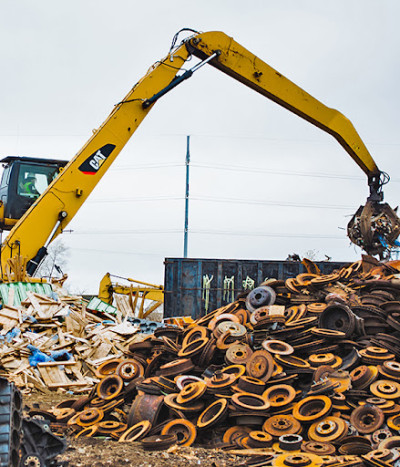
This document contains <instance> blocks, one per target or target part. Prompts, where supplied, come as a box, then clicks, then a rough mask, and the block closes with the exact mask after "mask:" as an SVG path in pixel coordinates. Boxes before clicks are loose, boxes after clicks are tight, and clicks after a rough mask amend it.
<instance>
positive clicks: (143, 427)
mask: <svg viewBox="0 0 400 467" xmlns="http://www.w3.org/2000/svg"><path fill="white" fill-rule="evenodd" d="M150 430H151V423H150V422H149V420H143V421H141V422H139V423H136V425H133V426H131V427H130V428H128V429H127V430H126V431H125V432H124V433H123V434H122V435H121V436H120V438H119V441H120V442H124V441H130V442H132V441H138V440H140V439H141V438H144V437H145V436H146V435H147V433H148V432H149V431H150Z"/></svg>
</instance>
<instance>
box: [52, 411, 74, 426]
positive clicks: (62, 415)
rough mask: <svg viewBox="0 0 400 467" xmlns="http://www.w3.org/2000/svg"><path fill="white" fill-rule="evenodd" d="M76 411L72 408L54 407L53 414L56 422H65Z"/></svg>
mask: <svg viewBox="0 0 400 467" xmlns="http://www.w3.org/2000/svg"><path fill="white" fill-rule="evenodd" d="M75 413H76V411H75V410H74V409H72V408H65V409H54V410H53V414H54V415H55V416H56V419H57V422H58V423H66V422H67V421H68V420H69V419H70V418H71V417H73V416H74V415H75Z"/></svg>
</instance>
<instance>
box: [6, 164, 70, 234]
mask: <svg viewBox="0 0 400 467" xmlns="http://www.w3.org/2000/svg"><path fill="white" fill-rule="evenodd" d="M67 162H68V161H62V160H57V159H39V158H36V157H13V156H9V157H6V158H4V159H2V160H0V163H1V164H2V165H3V175H2V178H1V183H0V229H1V230H11V229H12V227H13V226H14V225H15V224H16V223H17V221H18V220H19V219H20V218H21V217H22V216H23V214H24V213H25V212H26V211H27V210H28V209H29V208H30V207H31V205H32V204H33V203H34V202H35V200H36V199H37V198H39V196H40V195H41V194H42V193H43V192H44V191H45V190H46V188H47V187H48V186H49V184H50V183H51V182H52V181H53V180H54V179H55V178H56V177H57V175H58V174H59V173H60V171H61V170H62V168H63V167H64V166H65V165H66V164H67Z"/></svg>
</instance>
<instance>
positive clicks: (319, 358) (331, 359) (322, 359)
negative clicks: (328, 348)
mask: <svg viewBox="0 0 400 467" xmlns="http://www.w3.org/2000/svg"><path fill="white" fill-rule="evenodd" d="M308 361H309V362H310V365H311V366H313V367H314V368H315V367H318V366H321V365H332V363H335V361H336V359H335V355H333V353H314V354H311V355H310V356H309V357H308Z"/></svg>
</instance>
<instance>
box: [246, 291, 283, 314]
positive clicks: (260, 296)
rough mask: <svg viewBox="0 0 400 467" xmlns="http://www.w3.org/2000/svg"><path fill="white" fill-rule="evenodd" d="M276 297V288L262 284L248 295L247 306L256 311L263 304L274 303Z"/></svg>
mask: <svg viewBox="0 0 400 467" xmlns="http://www.w3.org/2000/svg"><path fill="white" fill-rule="evenodd" d="M275 299H276V293H275V290H274V289H272V288H271V287H268V286H260V287H256V288H255V289H253V290H251V291H250V293H249V294H248V295H247V297H246V308H247V309H248V310H249V311H255V310H256V309H257V308H260V307H262V306H268V305H273V304H274V302H275Z"/></svg>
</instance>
